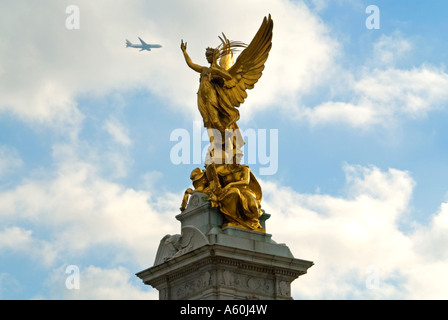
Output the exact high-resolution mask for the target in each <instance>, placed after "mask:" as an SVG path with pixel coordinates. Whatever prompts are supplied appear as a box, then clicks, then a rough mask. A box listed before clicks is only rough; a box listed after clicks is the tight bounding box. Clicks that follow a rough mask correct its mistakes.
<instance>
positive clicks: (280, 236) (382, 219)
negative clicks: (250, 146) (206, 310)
mask: <svg viewBox="0 0 448 320" xmlns="http://www.w3.org/2000/svg"><path fill="white" fill-rule="evenodd" d="M227 4H228V7H227V8H226V10H232V14H231V15H229V13H228V12H227V11H226V10H223V8H222V4H221V3H220V2H214V1H200V0H197V1H190V2H188V3H186V2H181V1H176V0H170V1H163V2H156V1H143V0H132V1H115V2H114V4H113V5H111V4H110V3H108V2H106V1H55V0H48V1H46V4H45V6H44V5H42V4H37V3H32V2H31V1H27V2H20V3H19V2H17V1H3V2H2V3H1V5H0V7H1V10H0V18H1V19H0V36H1V40H2V41H1V42H0V221H1V223H0V298H1V299H157V292H156V290H154V289H152V288H151V287H149V286H145V285H143V284H142V283H141V281H140V280H139V279H138V278H137V277H136V276H135V275H134V274H135V273H136V272H138V271H140V270H143V269H145V268H147V267H150V266H152V264H153V261H154V258H155V254H156V250H157V246H158V243H159V241H160V239H161V238H162V237H163V236H164V235H166V234H175V233H179V232H180V224H179V222H178V221H177V220H176V219H175V218H174V217H175V215H177V214H178V212H179V211H178V210H179V209H178V208H179V205H180V202H181V200H182V195H183V191H184V190H185V189H186V188H188V187H189V186H190V180H189V175H190V172H191V170H192V169H194V168H196V167H202V165H201V164H194V163H189V164H179V165H176V164H174V163H173V159H172V157H170V154H171V150H172V149H173V147H174V146H175V145H176V143H177V142H176V141H171V140H170V136H171V134H172V133H173V131H175V130H179V129H182V130H184V131H186V132H188V133H190V135H191V136H193V128H194V126H195V125H196V124H197V123H198V121H200V120H201V118H200V114H199V112H198V110H197V106H196V92H197V86H198V79H199V78H198V74H196V73H194V72H193V71H192V70H191V69H189V68H188V67H187V65H186V64H185V61H184V60H183V56H182V53H181V51H180V48H179V46H180V40H181V39H183V40H184V41H187V42H188V52H189V54H190V56H191V58H192V59H193V61H195V62H196V63H198V64H202V65H205V63H206V60H205V57H204V49H205V48H206V47H207V46H217V45H218V44H219V39H218V35H220V34H221V32H224V33H225V34H226V35H227V36H228V37H229V38H230V39H234V40H240V41H244V42H250V40H251V39H252V37H253V36H254V34H255V32H256V31H257V29H258V27H259V25H260V23H261V21H262V18H263V17H264V16H265V15H267V14H268V13H271V15H272V18H273V20H274V38H273V47H272V50H271V53H270V56H269V58H268V60H267V63H266V69H265V70H264V73H263V76H262V78H261V79H260V81H259V82H258V83H257V84H256V86H255V88H254V89H253V90H250V91H249V92H248V99H247V100H246V102H245V103H244V104H243V105H242V106H241V108H240V112H241V120H240V122H239V125H240V127H241V128H242V129H243V130H248V131H251V130H253V131H255V132H257V133H258V132H260V130H266V131H267V132H270V130H277V132H278V145H277V146H278V153H277V154H273V155H271V156H276V159H277V160H278V169H277V170H276V172H274V174H270V175H262V174H260V168H263V167H266V165H263V164H261V163H260V158H259V157H257V163H255V164H251V168H252V170H253V171H254V172H255V174H256V176H257V177H258V179H259V181H260V184H261V186H262V189H263V194H264V199H263V202H262V206H263V207H264V209H265V210H266V211H267V212H269V213H270V214H271V218H270V220H269V221H268V222H267V232H268V233H271V234H272V238H273V239H274V240H275V241H277V242H281V243H286V244H287V245H288V246H289V247H290V249H291V251H292V252H293V254H294V255H295V257H297V258H301V259H306V260H311V261H314V262H315V265H314V266H313V267H312V268H311V269H310V270H309V272H308V274H306V275H305V276H303V277H300V278H299V279H298V280H296V281H294V282H293V286H292V295H293V297H294V298H295V299H446V298H448V291H447V289H446V288H447V287H448V282H447V280H446V279H447V278H446V276H445V272H446V269H447V268H448V251H447V249H446V248H447V247H448V236H447V234H448V233H447V231H448V184H447V183H446V181H448V153H447V151H446V150H447V148H446V146H447V143H448V129H446V123H448V73H447V66H446V62H447V59H448V51H447V50H446V48H447V46H448V38H447V37H446V30H448V22H446V19H445V17H444V15H445V12H446V10H447V9H448V5H447V4H446V3H445V1H441V0H440V1H438V0H432V1H425V2H423V1H404V0H394V1H390V0H389V1H354V0H353V1H351V0H330V1H323V0H308V1H286V0H282V1H280V0H278V1H273V0H272V1H267V0H264V1H244V2H242V1H228V2H227ZM70 5H76V6H77V7H78V8H79V29H77V28H75V29H70V28H67V26H66V20H67V19H69V18H70V16H71V13H66V9H67V7H68V6H70ZM369 5H376V6H377V8H378V9H379V17H380V20H379V29H368V28H367V27H366V19H368V17H369V16H370V14H369V13H366V8H367V7H368V6H369ZM173 8H176V10H174V9H173ZM138 36H140V37H142V38H143V39H145V40H147V41H148V42H150V43H160V44H162V45H163V48H160V49H155V50H153V51H151V52H139V51H138V50H136V49H131V48H126V47H125V39H129V40H130V41H132V42H136V41H138V40H137V37H138ZM270 138H271V139H272V137H271V136H270V135H268V141H271V140H269V139H270ZM259 142H260V141H259V140H257V143H259ZM274 142H276V141H274ZM191 143H192V144H193V142H191ZM206 146H207V143H206V142H205V141H204V142H202V144H201V148H203V147H206ZM258 147H259V146H258ZM268 150H269V148H268ZM191 151H192V150H191ZM69 266H75V267H76V268H77V270H78V271H79V284H80V287H79V289H76V288H75V289H73V288H70V286H67V285H66V281H67V279H68V278H69V277H70V275H71V273H70V272H67V270H72V269H67V267H69ZM30 275H32V276H30Z"/></svg>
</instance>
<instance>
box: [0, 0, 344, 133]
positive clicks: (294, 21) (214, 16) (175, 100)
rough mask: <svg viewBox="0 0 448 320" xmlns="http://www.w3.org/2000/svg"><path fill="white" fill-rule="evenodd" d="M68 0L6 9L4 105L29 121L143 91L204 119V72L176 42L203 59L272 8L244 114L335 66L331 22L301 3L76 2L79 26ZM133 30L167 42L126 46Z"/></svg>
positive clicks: (76, 118) (1, 52)
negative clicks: (144, 48) (199, 101)
mask: <svg viewBox="0 0 448 320" xmlns="http://www.w3.org/2000/svg"><path fill="white" fill-rule="evenodd" d="M173 2H175V3H173ZM68 4H69V3H68V2H66V3H65V2H63V1H50V2H49V3H48V4H47V5H46V6H45V8H44V7H43V6H40V5H38V4H27V5H26V6H25V5H23V4H19V3H15V2H9V3H8V10H2V12H1V13H0V18H1V19H0V21H1V22H0V27H2V29H3V30H11V31H9V32H7V33H5V34H4V41H3V45H0V58H1V59H0V60H1V61H3V62H4V63H3V64H2V78H1V80H0V81H1V82H0V84H1V86H0V88H2V89H0V97H1V98H0V111H2V110H3V111H4V112H10V113H12V114H13V115H15V116H17V117H20V118H22V119H25V120H28V121H40V122H43V123H45V124H50V123H54V125H59V126H66V125H67V123H71V124H72V125H73V126H75V127H76V126H78V125H79V123H80V122H81V121H82V118H83V117H82V114H81V113H80V111H79V109H78V106H77V103H76V98H77V97H78V96H86V95H89V94H98V95H102V94H105V93H109V92H111V91H113V90H121V91H126V90H129V89H133V88H146V89H149V90H150V91H152V92H153V93H155V94H157V95H159V96H160V97H161V98H162V99H164V100H166V101H167V102H168V104H169V105H171V106H172V107H173V108H174V109H175V110H177V111H181V112H186V113H188V114H192V115H194V116H195V117H198V116H199V113H198V111H197V106H196V97H195V93H196V91H197V86H198V81H197V80H198V78H199V75H198V74H196V73H194V72H193V71H192V70H190V69H189V68H188V67H187V65H186V64H185V62H184V61H183V56H182V53H181V51H180V48H179V46H180V40H181V39H184V40H185V41H188V51H189V53H190V56H191V57H192V59H193V60H194V61H195V62H196V63H198V64H204V65H205V64H206V60H205V57H204V51H205V48H206V47H207V46H217V45H218V44H219V39H218V35H220V34H221V32H225V33H226V35H227V36H228V37H229V38H231V39H235V40H241V41H245V42H250V40H251V39H252V38H253V36H254V35H255V33H256V31H257V30H258V27H259V26H260V24H261V21H262V18H263V17H264V16H266V15H267V14H269V13H271V14H272V16H273V19H274V24H275V26H274V45H273V49H272V51H271V55H270V57H269V59H268V62H267V65H266V69H265V75H264V76H263V77H262V80H260V82H259V83H258V84H257V85H256V89H255V90H256V91H257V93H256V94H255V91H254V92H250V93H249V99H248V100H247V102H246V103H245V104H244V109H245V110H246V111H247V115H246V116H245V117H244V118H245V119H248V118H249V113H250V112H252V111H253V110H258V109H259V108H263V107H266V106H267V105H269V104H270V103H274V102H275V103H277V104H280V105H281V104H282V103H283V101H285V100H295V97H296V95H297V94H301V93H302V92H305V91H307V90H308V89H309V88H311V87H313V86H314V85H316V84H317V83H320V82H321V77H325V75H326V74H328V72H329V70H330V69H332V65H333V61H334V60H333V59H334V55H335V52H336V51H337V44H336V42H335V41H334V40H332V38H331V36H330V35H329V33H328V30H326V27H325V25H324V24H323V23H322V21H320V20H319V18H317V17H316V16H315V15H313V14H312V13H311V12H310V11H309V10H308V8H307V7H306V6H305V5H304V4H303V3H302V2H295V3H292V2H289V1H283V0H281V1H274V2H273V1H267V0H265V1H244V2H241V1H236V0H235V1H233V0H232V1H228V2H227V3H226V8H232V9H231V10H232V14H231V15H229V14H228V11H227V10H222V8H221V7H220V6H210V3H209V2H207V1H205V0H202V1H198V2H196V3H194V4H192V3H188V4H187V3H184V2H180V1H164V2H152V1H151V2H146V1H141V0H134V1H132V2H129V1H116V2H114V4H113V5H110V4H109V3H102V2H95V3H93V2H91V1H78V2H77V6H78V7H79V8H80V19H81V24H80V29H79V30H68V29H66V27H65V20H66V18H67V14H66V12H65V9H66V6H67V5H68ZM173 7H176V8H177V10H173V9H172V8H173ZM10 12H14V14H9V13H10ZM185 12H188V14H184V13H185ZM16 17H20V19H17V18H16ZM42 21H45V23H42ZM167 21H169V23H167ZM24 26H26V30H24ZM204 26H206V27H204ZM13 30H14V31H13ZM17 30H20V32H16V31H17ZM18 33H19V34H20V36H18V35H17V34H18ZM137 36H141V37H142V38H143V39H145V40H147V41H148V42H151V43H160V44H162V45H163V48H161V49H155V50H152V51H151V52H149V53H148V52H138V50H134V49H129V48H125V46H124V41H125V39H127V38H128V39H130V40H131V41H132V40H136V38H137ZM6 43H7V44H8V45H5V44H6ZM252 96H253V97H252ZM30 106H32V107H30ZM246 111H245V112H246Z"/></svg>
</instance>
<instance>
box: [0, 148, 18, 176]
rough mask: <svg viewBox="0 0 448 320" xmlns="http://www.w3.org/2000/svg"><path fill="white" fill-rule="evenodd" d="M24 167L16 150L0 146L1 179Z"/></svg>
mask: <svg viewBox="0 0 448 320" xmlns="http://www.w3.org/2000/svg"><path fill="white" fill-rule="evenodd" d="M22 166H23V161H22V159H21V158H20V156H19V154H18V152H17V150H16V149H15V148H12V147H9V146H6V145H0V177H1V176H3V175H6V174H8V173H11V172H14V171H15V170H16V169H19V168H20V167H22Z"/></svg>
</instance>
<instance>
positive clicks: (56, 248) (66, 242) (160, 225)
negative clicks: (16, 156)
mask: <svg viewBox="0 0 448 320" xmlns="http://www.w3.org/2000/svg"><path fill="white" fill-rule="evenodd" d="M179 199H180V195H179ZM179 199H178V198H177V197H176V196H174V195H170V194H166V195H165V197H164V199H160V201H159V200H158V199H152V197H151V194H150V193H149V192H143V191H138V190H134V189H130V188H126V187H123V186H122V185H119V184H117V183H113V182H109V181H107V180H104V179H102V178H101V177H100V176H98V174H97V170H96V169H95V168H94V167H93V166H92V165H89V164H87V163H83V162H76V161H68V162H65V163H62V164H61V166H60V167H59V169H58V171H57V172H56V173H55V174H54V175H53V178H51V179H38V180H28V181H25V182H24V183H23V184H21V185H19V186H18V187H16V188H15V189H14V190H10V191H6V192H3V193H0V215H1V216H2V219H3V220H4V221H9V224H14V223H18V224H21V223H24V222H26V223H27V224H30V223H31V225H32V228H33V230H34V229H39V230H40V229H42V228H43V229H44V230H47V232H45V233H44V234H43V235H40V237H39V238H37V239H31V231H27V230H22V229H21V228H20V227H13V228H12V229H8V230H7V232H8V235H5V237H2V238H1V239H4V240H5V239H13V238H18V239H21V241H20V243H23V246H25V244H28V249H27V250H31V249H30V248H32V247H33V245H32V244H33V243H36V242H39V241H40V242H44V243H46V244H47V245H48V246H49V248H47V249H48V250H47V251H48V252H50V253H51V254H52V257H51V259H52V260H53V261H62V262H66V261H65V259H67V255H75V256H76V255H82V254H83V251H84V250H90V249H92V248H95V247H97V246H102V245H105V244H107V245H108V246H114V247H115V246H116V250H115V253H114V254H112V255H111V256H110V259H112V260H115V261H118V262H120V261H121V262H124V261H129V260H131V261H134V262H135V263H136V264H140V265H144V264H148V263H151V262H152V261H151V260H152V259H153V258H151V257H152V256H154V255H155V252H154V250H155V248H154V247H153V245H151V244H154V243H158V241H159V240H160V239H161V238H162V237H163V236H164V235H165V234H167V233H170V231H171V232H173V228H175V226H173V225H172V224H171V223H166V221H165V218H164V217H165V216H166V215H170V213H171V214H172V215H174V214H175V212H177V210H178V207H179V203H178V202H179V201H180V200H179ZM159 202H161V203H159ZM162 202H163V203H162ZM153 226H157V228H156V229H154V228H153ZM19 231H20V232H19ZM12 235H16V237H12ZM19 236H20V237H19ZM25 240H26V241H25ZM5 241H6V240H5ZM11 241H12V240H11ZM123 250H124V251H123ZM129 250H130V251H129ZM123 252H125V253H123ZM54 255H56V257H55V256H54ZM124 257H126V258H124Z"/></svg>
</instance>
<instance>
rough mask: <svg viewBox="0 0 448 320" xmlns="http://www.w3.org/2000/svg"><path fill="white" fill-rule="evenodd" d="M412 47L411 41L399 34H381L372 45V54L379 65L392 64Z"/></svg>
mask: <svg viewBox="0 0 448 320" xmlns="http://www.w3.org/2000/svg"><path fill="white" fill-rule="evenodd" d="M411 49H412V43H411V42H410V41H409V40H407V39H405V38H404V37H403V36H402V35H401V34H399V33H397V32H396V33H394V34H392V35H390V36H387V35H384V34H383V35H382V36H381V37H380V38H379V40H378V41H377V42H376V43H375V44H374V45H373V56H374V59H375V60H376V62H377V63H379V64H380V65H394V64H395V63H396V62H398V61H399V60H400V59H401V58H403V57H404V56H405V54H407V53H409V52H410V51H411Z"/></svg>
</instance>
